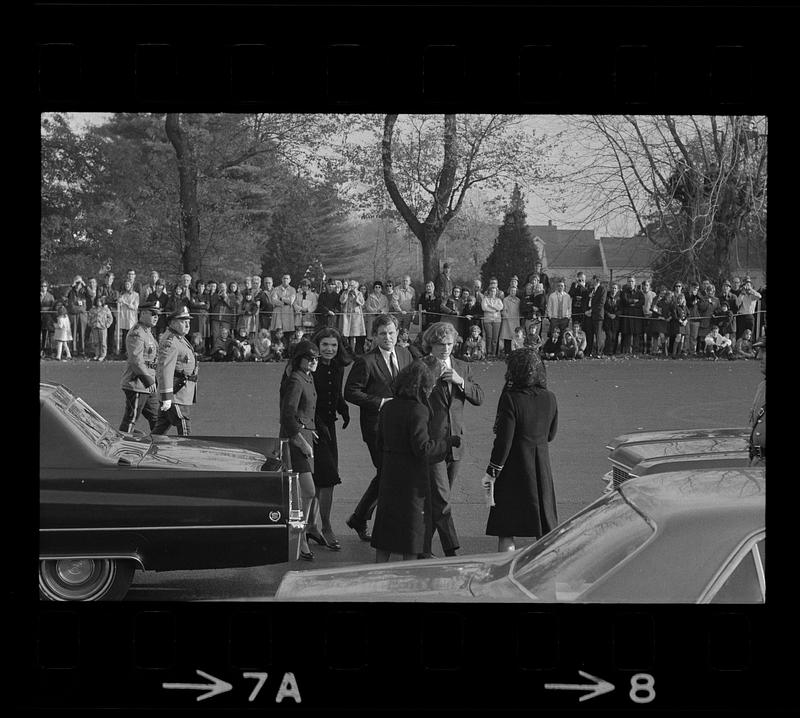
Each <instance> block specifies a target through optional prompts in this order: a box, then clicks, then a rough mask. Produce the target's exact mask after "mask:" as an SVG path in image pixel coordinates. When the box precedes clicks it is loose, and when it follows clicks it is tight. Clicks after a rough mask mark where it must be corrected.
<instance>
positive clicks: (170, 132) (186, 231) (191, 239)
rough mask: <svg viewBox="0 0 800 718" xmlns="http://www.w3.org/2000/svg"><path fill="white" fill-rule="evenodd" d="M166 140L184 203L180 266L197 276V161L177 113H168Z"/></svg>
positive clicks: (182, 207)
mask: <svg viewBox="0 0 800 718" xmlns="http://www.w3.org/2000/svg"><path fill="white" fill-rule="evenodd" d="M165 129H166V132H167V137H168V138H169V141H170V142H171V143H172V146H173V147H174V148H175V156H176V157H177V160H178V182H179V190H180V203H181V228H182V230H183V243H182V245H181V264H182V268H183V271H184V272H185V273H187V274H191V275H192V276H193V277H197V276H198V275H199V273H200V214H199V210H198V205H197V161H196V159H195V155H194V147H193V146H192V142H191V139H190V138H189V135H188V134H187V133H186V132H185V131H184V129H183V127H182V126H181V116H180V114H179V113H177V112H169V113H167V119H166V123H165Z"/></svg>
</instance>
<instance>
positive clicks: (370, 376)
mask: <svg viewBox="0 0 800 718" xmlns="http://www.w3.org/2000/svg"><path fill="white" fill-rule="evenodd" d="M372 342H373V345H374V347H375V348H374V349H373V350H372V351H370V352H367V353H366V354H362V355H361V356H359V357H357V358H356V361H355V363H354V364H353V368H352V369H351V370H350V375H349V376H348V377H347V383H346V384H345V387H344V398H345V399H346V400H347V401H349V402H350V403H351V404H355V405H356V406H357V407H358V408H359V409H360V415H361V417H360V420H361V437H362V438H363V439H364V443H365V444H366V445H367V449H369V455H370V458H371V459H372V463H373V465H374V466H375V469H376V470H377V473H376V474H375V477H374V478H373V479H372V481H371V482H370V484H369V486H368V487H367V490H366V491H365V492H364V495H363V496H362V497H361V500H360V501H359V502H358V505H357V506H356V508H355V511H353V513H352V515H351V516H350V517H349V518H348V519H347V521H346V523H347V525H348V526H349V527H350V528H351V529H353V530H354V531H355V532H356V533H357V534H358V537H359V538H360V539H361V540H362V541H369V540H370V539H371V538H372V537H371V536H370V534H369V533H368V532H367V521H369V520H370V519H371V518H372V512H373V511H374V510H375V505H376V504H377V503H378V483H379V482H380V476H381V461H382V457H381V452H380V451H379V450H378V447H377V439H378V413H379V412H380V410H381V407H382V406H383V405H384V404H385V403H386V402H387V401H391V400H392V398H393V396H392V385H393V383H394V379H395V377H396V376H397V373H398V372H399V371H400V370H401V369H403V368H405V367H407V366H408V365H409V364H411V362H412V361H413V357H412V356H411V353H410V352H409V351H408V349H404V348H403V347H399V346H396V345H397V318H396V317H395V316H394V315H392V314H380V315H378V316H377V317H376V318H375V321H373V322H372Z"/></svg>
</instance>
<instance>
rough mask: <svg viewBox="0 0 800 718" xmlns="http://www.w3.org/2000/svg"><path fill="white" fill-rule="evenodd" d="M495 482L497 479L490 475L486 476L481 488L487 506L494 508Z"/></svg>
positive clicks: (482, 480)
mask: <svg viewBox="0 0 800 718" xmlns="http://www.w3.org/2000/svg"><path fill="white" fill-rule="evenodd" d="M494 482H495V479H494V478H493V477H491V476H489V474H484V475H483V478H482V479H481V486H482V487H483V492H484V498H485V499H486V505H487V506H494Z"/></svg>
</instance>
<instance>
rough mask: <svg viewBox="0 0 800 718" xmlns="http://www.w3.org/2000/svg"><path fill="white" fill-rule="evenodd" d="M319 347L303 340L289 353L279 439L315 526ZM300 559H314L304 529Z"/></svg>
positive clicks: (281, 393) (283, 384)
mask: <svg viewBox="0 0 800 718" xmlns="http://www.w3.org/2000/svg"><path fill="white" fill-rule="evenodd" d="M318 360H319V350H318V349H317V347H316V345H315V344H314V343H313V342H310V341H307V340H303V341H300V342H298V343H297V344H296V345H295V348H294V351H293V352H292V356H291V357H290V358H289V362H288V364H287V367H286V371H285V372H284V373H283V376H282V377H281V386H280V400H281V426H280V436H281V438H287V439H289V456H290V458H291V461H292V470H293V471H297V472H298V473H299V477H298V483H299V485H300V499H301V501H302V504H303V515H304V516H305V517H306V522H307V524H308V525H309V526H314V525H315V523H316V516H315V514H314V511H315V508H316V502H315V501H314V495H315V488H314V479H313V476H312V474H313V473H314V449H313V443H314V438H315V434H316V423H315V415H316V411H317V390H316V388H315V387H314V379H313V377H312V375H313V373H314V371H315V370H316V368H317V363H318ZM300 558H302V559H304V560H306V561H313V560H314V554H313V553H312V552H311V551H310V550H309V548H308V540H307V538H306V535H305V532H303V534H302V535H301V536H300Z"/></svg>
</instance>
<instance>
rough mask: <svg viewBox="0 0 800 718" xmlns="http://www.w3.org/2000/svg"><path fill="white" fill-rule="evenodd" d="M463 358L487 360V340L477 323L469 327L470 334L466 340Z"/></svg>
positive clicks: (462, 353)
mask: <svg viewBox="0 0 800 718" xmlns="http://www.w3.org/2000/svg"><path fill="white" fill-rule="evenodd" d="M461 358H462V359H463V360H464V361H485V360H486V342H485V341H484V340H483V337H482V336H481V328H480V327H479V326H478V325H477V324H473V325H472V326H471V327H470V328H469V335H468V336H467V338H466V339H465V340H464V345H463V350H462V352H461Z"/></svg>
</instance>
